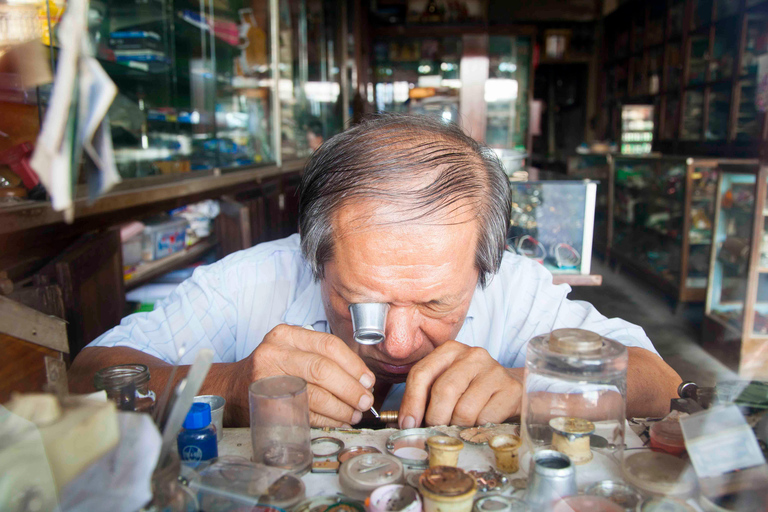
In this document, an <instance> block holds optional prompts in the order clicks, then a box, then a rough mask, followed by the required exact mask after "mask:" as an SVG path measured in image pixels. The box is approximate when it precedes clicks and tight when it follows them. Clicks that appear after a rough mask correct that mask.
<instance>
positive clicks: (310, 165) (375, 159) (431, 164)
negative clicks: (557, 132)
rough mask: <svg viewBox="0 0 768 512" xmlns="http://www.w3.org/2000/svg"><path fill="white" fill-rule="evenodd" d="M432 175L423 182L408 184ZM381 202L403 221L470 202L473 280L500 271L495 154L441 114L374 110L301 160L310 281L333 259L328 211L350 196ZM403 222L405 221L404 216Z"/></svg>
mask: <svg viewBox="0 0 768 512" xmlns="http://www.w3.org/2000/svg"><path fill="white" fill-rule="evenodd" d="M428 173H436V177H435V178H434V180H433V181H432V182H431V183H429V184H427V185H426V186H421V187H410V188H408V187H406V186H404V185H406V184H412V183H413V181H414V180H417V179H418V178H420V177H423V176H425V175H427V174H428ZM372 198H376V199H378V200H382V199H383V200H386V201H389V202H391V203H394V204H397V205H399V206H401V207H402V211H403V212H404V213H405V212H411V213H412V214H413V217H411V218H410V219H408V220H414V219H418V218H423V217H426V216H428V215H430V214H433V213H435V212H438V211H448V212H449V211H454V210H456V209H458V208H460V207H461V206H462V205H465V204H466V203H467V202H469V203H470V204H472V205H474V206H475V214H476V215H477V218H478V220H479V225H480V228H479V229H480V233H479V237H478V243H477V254H476V255H475V266H476V267H477V270H478V272H479V284H480V285H481V286H485V285H486V284H487V283H488V279H489V277H490V276H491V275H492V274H494V273H496V272H498V270H499V266H500V265H501V259H502V257H503V255H504V249H505V247H506V238H507V227H508V225H509V218H510V189H509V182H508V180H507V176H506V174H505V173H504V169H503V167H502V165H501V162H500V161H499V159H498V158H497V157H496V155H495V153H494V152H493V151H492V150H490V149H489V148H488V147H487V146H485V145H483V144H480V143H478V142H477V141H475V140H474V139H472V138H471V137H469V136H467V135H466V134H465V133H464V132H463V131H462V130H461V128H459V127H458V126H457V125H455V124H452V123H446V122H444V121H442V120H441V119H440V118H433V117H427V116H414V115H404V114H377V115H376V116H373V117H370V118H368V119H366V120H364V121H363V122H361V123H360V124H358V125H356V126H354V127H352V128H350V129H348V130H346V131H344V132H342V133H340V134H338V135H336V136H334V137H332V138H331V139H329V140H328V141H327V142H325V144H323V145H322V146H320V147H319V148H318V149H317V151H315V152H314V153H313V154H312V157H311V158H310V159H309V161H308V162H307V164H306V166H305V168H304V174H303V176H302V179H301V185H300V187H299V232H300V233H301V250H302V252H303V254H304V258H305V259H306V260H307V262H308V263H309V265H310V267H311V269H312V272H313V274H314V276H315V278H316V279H321V278H322V277H323V275H324V264H325V262H327V261H329V260H330V259H331V257H332V256H333V232H332V225H331V224H332V222H331V219H332V218H333V214H334V212H336V211H338V210H339V209H340V208H341V207H342V206H343V205H344V204H345V203H347V202H349V201H351V200H358V199H372ZM406 222H407V221H406Z"/></svg>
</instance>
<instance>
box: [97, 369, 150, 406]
mask: <svg viewBox="0 0 768 512" xmlns="http://www.w3.org/2000/svg"><path fill="white" fill-rule="evenodd" d="M93 387H95V388H96V389H97V390H99V391H101V390H104V391H106V392H107V398H109V399H110V400H112V401H113V402H115V403H116V404H117V408H118V409H120V410H121V411H136V412H146V413H151V412H152V411H153V410H154V408H155V392H154V391H152V390H151V389H149V368H147V366H146V365H143V364H120V365H117V366H110V367H108V368H102V369H101V370H99V371H98V372H96V374H95V375H94V376H93Z"/></svg>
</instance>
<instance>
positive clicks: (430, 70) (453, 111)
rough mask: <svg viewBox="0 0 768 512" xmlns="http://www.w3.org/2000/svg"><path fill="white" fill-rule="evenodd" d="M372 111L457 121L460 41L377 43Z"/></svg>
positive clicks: (430, 39)
mask: <svg viewBox="0 0 768 512" xmlns="http://www.w3.org/2000/svg"><path fill="white" fill-rule="evenodd" d="M373 53H374V56H373V58H374V69H373V72H374V78H375V81H376V85H375V88H374V90H375V103H376V110H381V111H388V112H410V113H413V114H431V115H437V116H441V117H442V118H443V119H445V120H448V121H458V120H459V92H460V90H461V80H460V78H459V76H460V75H459V71H460V70H459V64H460V62H461V54H462V44H461V38H460V37H443V38H402V39H387V40H377V41H376V42H375V43H374V46H373Z"/></svg>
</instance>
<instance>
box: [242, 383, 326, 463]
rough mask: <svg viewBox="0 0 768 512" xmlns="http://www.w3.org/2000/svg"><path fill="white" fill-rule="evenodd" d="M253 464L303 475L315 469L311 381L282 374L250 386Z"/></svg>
mask: <svg viewBox="0 0 768 512" xmlns="http://www.w3.org/2000/svg"><path fill="white" fill-rule="evenodd" d="M248 396H249V401H250V408H251V442H252V445H253V462H259V463H262V464H265V465H267V466H274V467H279V468H283V469H287V470H288V471H290V472H292V473H294V474H296V475H303V474H304V473H306V472H308V471H309V469H310V467H311V466H312V449H311V447H310V430H309V398H308V396H307V382H306V381H305V380H304V379H302V378H300V377H293V376H289V375H280V376H276V377H267V378H264V379H259V380H257V381H256V382H254V383H252V384H251V385H250V386H249V387H248Z"/></svg>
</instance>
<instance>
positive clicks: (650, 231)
mask: <svg viewBox="0 0 768 512" xmlns="http://www.w3.org/2000/svg"><path fill="white" fill-rule="evenodd" d="M735 163H742V164H743V165H750V164H751V165H753V166H754V165H756V162H755V161H749V160H724V159H715V158H701V159H700V158H686V157H666V156H664V157H658V156H656V157H654V156H649V157H630V156H618V155H617V156H615V157H614V158H613V159H612V164H613V169H612V173H613V174H614V177H613V179H614V199H613V206H614V209H613V216H612V223H613V233H612V235H613V238H612V243H611V247H610V256H611V258H612V259H613V261H614V262H616V264H617V265H618V266H624V267H626V268H628V269H630V270H632V271H634V272H636V273H639V274H640V275H642V276H643V277H645V278H647V279H648V281H649V282H651V283H652V284H654V285H655V286H656V287H658V288H660V289H661V290H662V291H664V292H665V293H667V294H668V295H670V296H671V297H673V298H674V299H675V300H676V301H677V303H678V304H681V303H686V302H703V301H704V300H705V296H706V289H707V276H708V273H709V251H710V244H711V235H712V225H713V223H714V213H715V212H714V199H715V185H716V180H717V172H718V169H719V168H720V167H721V166H723V165H731V164H735Z"/></svg>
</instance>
